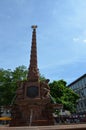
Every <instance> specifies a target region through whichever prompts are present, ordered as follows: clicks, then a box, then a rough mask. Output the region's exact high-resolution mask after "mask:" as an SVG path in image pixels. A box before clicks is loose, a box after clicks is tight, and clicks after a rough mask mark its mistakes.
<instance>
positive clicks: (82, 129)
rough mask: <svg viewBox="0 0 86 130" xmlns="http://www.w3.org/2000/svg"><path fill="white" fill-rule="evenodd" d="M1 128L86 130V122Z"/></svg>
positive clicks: (1, 129)
mask: <svg viewBox="0 0 86 130" xmlns="http://www.w3.org/2000/svg"><path fill="white" fill-rule="evenodd" d="M0 130H86V124H70V125H53V126H25V127H9V126H0Z"/></svg>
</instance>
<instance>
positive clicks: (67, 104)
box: [49, 80, 79, 112]
mask: <svg viewBox="0 0 86 130" xmlns="http://www.w3.org/2000/svg"><path fill="white" fill-rule="evenodd" d="M49 86H50V90H51V91H50V93H51V96H52V97H53V98H54V99H55V101H56V102H57V103H61V104H63V107H64V109H65V110H69V111H70V112H75V110H76V102H77V100H78V99H79V96H78V95H77V94H76V93H75V92H74V91H73V90H72V89H70V88H68V87H67V83H66V82H65V81H64V80H59V81H53V82H52V83H50V84H49Z"/></svg>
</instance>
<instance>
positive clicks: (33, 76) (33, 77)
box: [28, 25, 39, 81]
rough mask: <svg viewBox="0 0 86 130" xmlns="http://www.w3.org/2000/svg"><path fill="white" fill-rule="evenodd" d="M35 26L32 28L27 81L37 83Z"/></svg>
mask: <svg viewBox="0 0 86 130" xmlns="http://www.w3.org/2000/svg"><path fill="white" fill-rule="evenodd" d="M36 28H37V26H36V25H33V26H32V29H33V32H32V44H31V54H30V65H29V71H28V79H29V81H38V79H39V72H38V68H37V46H36Z"/></svg>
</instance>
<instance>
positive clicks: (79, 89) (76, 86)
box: [68, 74, 86, 116]
mask: <svg viewBox="0 0 86 130" xmlns="http://www.w3.org/2000/svg"><path fill="white" fill-rule="evenodd" d="M68 87H70V88H71V89H72V90H74V91H75V92H76V93H77V94H79V96H80V98H79V100H78V101H77V109H76V113H77V114H79V115H82V116H85V115H86V74H84V75H82V76H81V77H79V78H78V79H76V80H75V81H74V82H72V83H71V84H69V85H68Z"/></svg>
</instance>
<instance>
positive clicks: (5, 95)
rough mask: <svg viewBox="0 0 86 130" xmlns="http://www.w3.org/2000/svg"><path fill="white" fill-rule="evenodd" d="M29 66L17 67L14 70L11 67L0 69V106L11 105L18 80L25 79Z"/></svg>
mask: <svg viewBox="0 0 86 130" xmlns="http://www.w3.org/2000/svg"><path fill="white" fill-rule="evenodd" d="M26 77H27V68H26V67H25V66H23V65H22V66H19V67H16V68H15V70H14V71H11V70H10V69H8V70H4V69H0V106H2V105H5V106H6V105H10V104H11V102H12V99H13V97H14V95H15V91H16V89H17V81H20V80H25V79H26Z"/></svg>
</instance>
